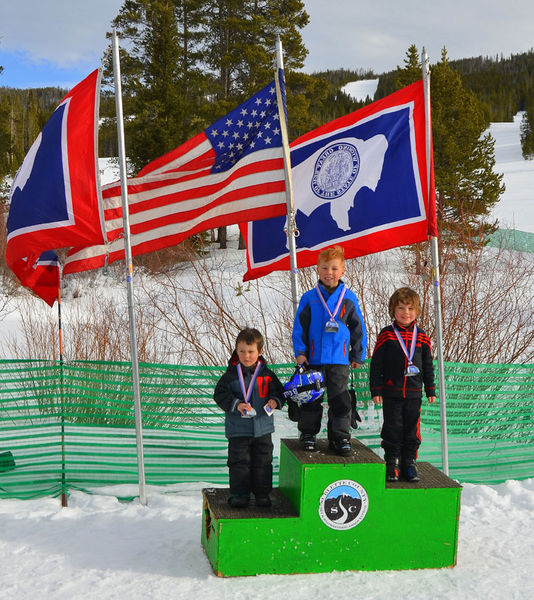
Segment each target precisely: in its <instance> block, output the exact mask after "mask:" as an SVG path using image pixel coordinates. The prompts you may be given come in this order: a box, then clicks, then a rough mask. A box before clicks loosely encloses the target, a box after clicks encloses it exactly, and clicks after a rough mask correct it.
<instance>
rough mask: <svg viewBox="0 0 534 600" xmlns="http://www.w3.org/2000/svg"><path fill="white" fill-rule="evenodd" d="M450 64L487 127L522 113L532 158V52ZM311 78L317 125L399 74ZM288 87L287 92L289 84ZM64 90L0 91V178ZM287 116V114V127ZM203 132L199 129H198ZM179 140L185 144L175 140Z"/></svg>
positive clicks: (108, 133)
mask: <svg viewBox="0 0 534 600" xmlns="http://www.w3.org/2000/svg"><path fill="white" fill-rule="evenodd" d="M449 64H450V66H451V68H452V69H453V70H454V71H456V72H458V73H459V74H460V75H461V78H462V83H463V85H464V87H465V88H467V89H469V90H472V91H473V93H474V94H475V96H476V97H477V99H479V100H480V101H481V103H482V106H483V108H484V112H485V116H486V118H487V120H488V122H490V121H495V122H499V121H511V120H512V118H513V116H514V115H515V114H516V113H517V112H518V111H526V113H527V114H526V116H525V120H524V122H525V124H524V125H523V130H524V131H525V133H524V135H523V137H524V138H525V139H524V146H526V148H527V154H532V153H533V152H534V140H532V139H531V129H532V128H531V127H530V126H529V123H534V51H533V50H531V51H529V52H525V53H522V54H514V55H511V56H510V57H508V58H504V57H502V56H496V57H487V56H486V57H483V56H479V57H476V58H465V59H461V60H451V61H450V62H449ZM311 77H312V78H313V79H315V80H316V81H318V82H319V83H320V84H321V87H323V88H324V89H326V93H324V97H323V98H322V99H321V100H320V101H318V102H315V103H310V105H309V110H310V112H311V113H312V114H311V121H312V122H314V123H317V124H321V123H325V122H327V121H330V120H332V119H335V118H336V117H339V116H342V115H344V114H347V113H349V112H351V111H353V110H356V109H357V108H360V107H361V106H363V105H364V104H365V103H366V102H365V101H362V102H358V101H355V100H353V99H352V98H350V97H349V96H347V95H346V94H344V93H343V92H342V91H341V88H342V87H343V86H344V85H345V84H346V83H348V82H349V81H355V80H359V79H374V78H378V79H379V84H378V88H377V93H376V96H375V98H374V99H378V98H380V97H383V96H385V95H387V94H389V93H392V92H393V91H395V90H396V89H398V86H397V77H398V72H397V71H390V72H388V73H382V74H375V73H373V72H372V71H366V70H363V69H354V70H348V69H338V70H328V71H323V72H318V73H313V74H312V76H311ZM325 82H326V84H327V85H326V86H325V85H324V84H325ZM0 83H1V75H0ZM288 87H289V88H290V84H288ZM295 87H298V84H297V85H296V86H295ZM67 91H68V90H65V89H61V88H56V87H47V88H32V89H17V88H8V87H0V132H1V136H0V140H1V141H0V154H1V158H0V174H7V173H14V172H15V171H16V169H17V168H18V166H19V165H20V162H21V161H22V159H23V158H24V156H25V154H26V153H27V151H28V150H29V148H30V146H31V144H32V143H33V141H34V139H35V138H36V137H37V135H38V133H39V131H40V130H41V129H42V127H43V125H44V123H46V120H47V119H48V117H49V116H50V114H51V112H52V111H53V110H54V108H55V107H56V106H57V105H58V103H59V102H60V101H61V99H62V98H63V96H64V95H65V94H66V93H67ZM113 111H114V103H113V102H112V101H110V98H109V92H108V95H107V97H106V96H104V97H103V99H102V106H101V114H102V116H109V117H113ZM291 116H292V115H291V112H289V123H291ZM201 127H202V124H200V127H199V129H200V128H201ZM297 133H299V134H300V133H302V132H297ZM293 137H295V136H293ZM181 141H183V140H179V142H181ZM176 145H178V144H176ZM110 155H116V140H115V132H114V127H113V126H111V127H109V126H108V127H105V126H104V127H102V131H101V136H100V156H110Z"/></svg>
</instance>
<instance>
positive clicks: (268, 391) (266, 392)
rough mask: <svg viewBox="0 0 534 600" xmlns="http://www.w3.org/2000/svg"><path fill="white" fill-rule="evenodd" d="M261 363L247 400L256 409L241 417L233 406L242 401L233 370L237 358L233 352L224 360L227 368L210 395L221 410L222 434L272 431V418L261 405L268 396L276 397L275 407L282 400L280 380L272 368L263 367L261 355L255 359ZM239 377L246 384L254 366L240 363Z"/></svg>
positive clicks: (227, 435) (241, 393) (237, 360)
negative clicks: (222, 414)
mask: <svg viewBox="0 0 534 600" xmlns="http://www.w3.org/2000/svg"><path fill="white" fill-rule="evenodd" d="M258 360H259V362H260V364H261V367H260V370H259V371H258V376H257V377H256V381H255V383H254V387H253V388H252V395H251V397H250V403H251V405H252V407H253V408H254V409H255V411H256V416H255V417H251V418H244V417H242V416H241V413H240V412H239V411H238V410H237V405H238V404H240V403H241V402H244V397H243V392H242V391H241V386H240V385H239V376H238V374H237V365H238V363H239V359H238V357H237V353H236V352H234V354H233V355H232V358H231V359H230V360H229V362H228V368H227V369H226V372H225V373H224V374H223V376H222V377H221V378H220V379H219V381H218V382H217V385H216V386H215V392H214V394H213V399H214V400H215V402H216V403H217V404H218V405H219V406H220V407H221V408H222V409H223V410H224V411H225V413H226V417H225V422H224V423H225V434H226V437H227V438H230V437H260V436H262V435H265V434H267V433H272V432H273V431H274V420H273V417H272V416H269V415H268V414H267V413H266V412H265V409H264V408H263V407H264V406H265V405H266V404H267V402H268V401H269V400H270V399H271V398H272V399H273V400H276V402H277V404H278V408H282V406H283V404H284V388H283V387H282V384H281V383H280V380H279V379H278V377H277V376H276V375H275V373H274V372H273V371H271V370H270V369H268V368H267V363H266V362H265V359H264V358H263V357H262V356H260V358H259V359H258ZM241 367H242V369H243V379H244V382H245V388H248V386H249V383H250V380H251V378H252V375H253V373H254V369H255V367H256V366H255V365H254V368H251V369H248V368H247V367H243V365H241Z"/></svg>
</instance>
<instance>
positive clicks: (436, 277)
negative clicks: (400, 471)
mask: <svg viewBox="0 0 534 600" xmlns="http://www.w3.org/2000/svg"><path fill="white" fill-rule="evenodd" d="M421 62H422V67H423V84H424V85H423V87H424V92H425V130H426V167H427V190H428V198H429V201H430V197H431V194H430V191H431V190H430V182H431V177H430V167H431V164H430V158H431V150H432V148H431V143H432V136H431V131H430V70H429V66H428V55H427V53H426V50H425V49H424V48H423V52H422V60H421ZM430 244H431V250H432V278H433V283H434V309H435V320H436V342H437V344H436V345H437V353H438V355H437V362H438V377H439V409H440V416H441V459H442V468H443V472H444V473H445V475H448V474H449V448H448V441H447V399H446V395H445V367H444V363H443V326H442V321H441V288H440V274H439V249H438V238H437V237H436V236H432V237H431V238H430Z"/></svg>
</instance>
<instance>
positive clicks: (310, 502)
mask: <svg viewBox="0 0 534 600" xmlns="http://www.w3.org/2000/svg"><path fill="white" fill-rule="evenodd" d="M352 447H353V450H352V452H351V454H350V455H349V456H347V457H341V456H338V455H336V454H334V453H333V452H332V451H331V450H330V449H329V448H328V443H327V442H326V440H319V441H318V443H317V448H318V451H317V452H304V451H303V450H301V448H300V443H299V442H298V440H294V439H284V440H282V441H281V451H280V476H279V488H276V489H275V490H273V493H272V498H273V506H272V507H270V508H261V507H256V506H254V500H253V499H252V500H251V504H250V506H249V507H248V508H246V509H235V508H231V507H230V506H229V505H228V502H227V501H228V496H229V490H228V489H227V488H208V489H204V490H203V492H202V493H203V522H202V545H203V547H204V549H205V551H206V555H207V557H208V559H209V561H210V563H211V566H212V568H213V570H214V572H215V574H216V575H219V576H223V577H229V576H240V575H259V574H263V573H279V574H283V573H285V574H288V573H326V572H330V571H346V570H354V571H374V570H386V569H422V568H440V567H452V566H454V565H455V564H456V553H457V546H458V520H459V514H460V494H461V486H460V484H459V483H457V482H456V481H453V480H452V479H450V478H449V477H447V476H446V475H444V474H443V473H442V472H441V471H439V470H438V469H436V468H435V467H433V466H432V465H430V464H429V463H419V464H418V466H419V473H420V477H421V480H420V481H419V482H416V483H408V482H403V481H399V482H395V483H389V482H385V464H384V461H383V460H382V459H381V458H380V457H379V456H377V455H376V454H375V453H374V452H373V451H372V450H370V449H369V448H367V447H366V446H365V445H363V444H362V443H360V442H358V441H357V440H352Z"/></svg>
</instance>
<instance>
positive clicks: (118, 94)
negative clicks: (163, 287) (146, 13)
mask: <svg viewBox="0 0 534 600" xmlns="http://www.w3.org/2000/svg"><path fill="white" fill-rule="evenodd" d="M113 77H114V81H115V108H116V112H117V136H118V141H119V164H120V174H121V198H122V224H123V225H122V226H123V231H124V258H125V263H126V266H127V269H128V270H127V275H126V283H127V288H128V317H129V322H130V347H131V358H132V380H133V395H134V409H135V433H136V441H137V471H138V476H139V501H140V503H141V504H142V505H143V506H146V503H147V500H146V491H145V464H144V457H143V420H142V416H141V392H140V385H139V360H138V357H137V340H136V333H135V315H134V294H133V262H132V248H131V245H130V215H129V211H128V183H127V173H126V150H125V143H124V121H123V114H122V86H121V73H120V63H119V38H118V36H117V31H116V30H115V29H113Z"/></svg>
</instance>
